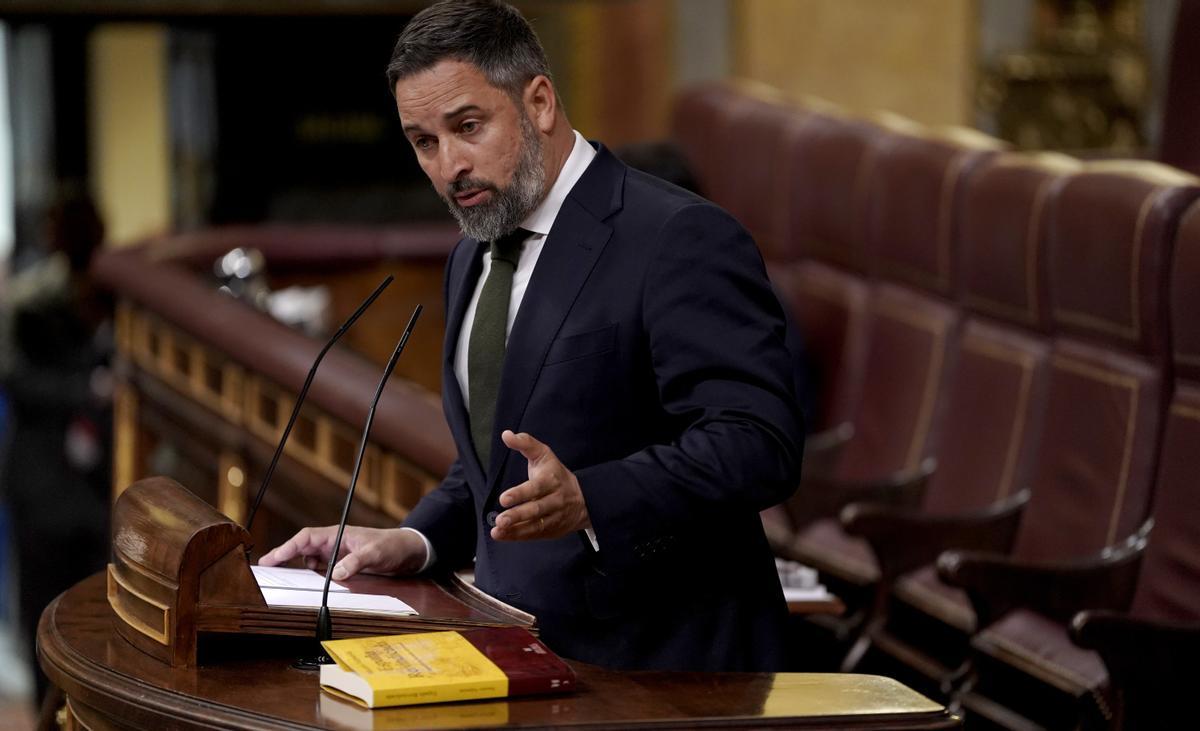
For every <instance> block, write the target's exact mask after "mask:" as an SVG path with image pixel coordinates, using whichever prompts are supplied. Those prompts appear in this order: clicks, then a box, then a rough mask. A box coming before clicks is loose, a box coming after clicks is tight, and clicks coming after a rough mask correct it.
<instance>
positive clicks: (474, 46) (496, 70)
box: [387, 0, 550, 99]
mask: <svg viewBox="0 0 1200 731" xmlns="http://www.w3.org/2000/svg"><path fill="white" fill-rule="evenodd" d="M448 59H449V60H456V61H463V62H465V63H469V64H472V65H473V66H475V67H476V68H478V69H479V71H480V72H481V73H482V74H483V76H484V78H486V79H487V80H488V83H490V84H491V85H492V86H494V87H496V88H498V89H502V90H503V91H505V92H507V93H508V95H509V96H511V97H513V98H514V99H519V98H520V96H521V93H522V91H524V88H525V85H526V84H527V83H528V82H529V80H530V79H533V78H534V77H536V76H546V77H547V78H549V77H550V64H549V63H548V62H547V61H546V52H545V51H544V50H543V49H542V44H541V42H540V41H538V37H537V34H536V33H534V32H533V28H532V27H531V26H530V25H529V23H528V21H526V20H525V18H524V17H523V16H522V15H521V13H520V11H518V10H517V9H516V8H514V7H513V6H511V5H509V4H508V3H505V2H500V0H439V2H436V3H434V4H433V5H430V6H429V7H427V8H425V9H424V10H422V11H421V12H419V13H417V15H416V16H415V17H414V18H413V19H412V20H411V21H409V23H408V25H406V26H405V27H404V30H403V31H402V32H401V33H400V38H399V39H398V40H397V41H396V47H395V48H394V49H393V50H392V60H391V61H390V62H389V63H388V67H387V80H388V88H389V89H391V91H392V94H393V95H394V94H395V93H396V82H398V81H400V80H401V79H404V78H407V77H409V76H412V75H413V74H416V73H420V72H421V71H425V70H427V69H430V68H432V67H433V66H435V65H437V64H438V63H439V62H441V61H445V60H448Z"/></svg>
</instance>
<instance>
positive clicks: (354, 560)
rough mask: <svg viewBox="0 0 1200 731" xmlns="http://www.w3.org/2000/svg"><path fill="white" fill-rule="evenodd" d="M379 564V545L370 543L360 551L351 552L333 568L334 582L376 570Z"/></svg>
mask: <svg viewBox="0 0 1200 731" xmlns="http://www.w3.org/2000/svg"><path fill="white" fill-rule="evenodd" d="M378 562H379V551H378V548H377V544H374V543H368V544H367V545H365V546H363V547H362V548H359V549H358V550H355V551H351V552H350V553H348V554H346V555H345V557H343V558H342V560H341V561H338V562H337V564H336V565H334V567H333V580H334V581H342V580H343V579H348V578H350V577H351V576H354V575H355V574H357V573H358V572H360V571H363V570H366V569H369V568H375V565H376V564H377V563H378Z"/></svg>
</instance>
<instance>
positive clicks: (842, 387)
mask: <svg viewBox="0 0 1200 731" xmlns="http://www.w3.org/2000/svg"><path fill="white" fill-rule="evenodd" d="M882 134H884V133H883V131H882V130H880V129H879V128H877V127H875V126H873V125H869V124H866V123H864V122H851V121H848V120H844V119H840V118H837V117H833V116H830V115H828V114H818V113H810V114H808V115H807V116H805V118H804V120H803V122H802V123H800V124H798V125H796V126H795V127H793V128H792V129H791V130H790V134H789V135H788V138H787V143H788V151H787V153H786V159H787V161H788V169H789V170H790V174H789V182H788V183H787V186H786V193H787V201H786V204H785V205H783V206H782V207H781V209H782V212H783V213H784V214H786V216H787V217H786V218H785V219H784V221H783V224H784V226H785V228H784V230H785V232H786V235H785V236H783V237H782V238H781V244H782V246H781V247H779V248H778V249H777V250H776V251H775V252H774V253H775V254H777V255H778V256H780V258H781V259H782V261H783V262H785V263H784V264H782V265H781V266H777V267H776V268H774V269H773V270H772V280H773V281H774V282H775V286H776V288H777V289H778V291H779V293H780V297H781V299H782V300H783V301H784V303H785V305H786V306H787V307H788V308H789V310H790V311H791V313H792V315H793V316H794V317H795V318H796V321H797V322H798V323H799V326H800V329H801V331H802V332H803V333H804V337H805V341H806V344H807V347H808V350H809V353H810V354H811V356H812V358H813V360H814V364H815V366H816V368H817V370H818V373H817V377H818V379H819V382H820V384H821V387H822V389H821V390H822V393H823V398H822V403H821V405H820V409H821V410H820V413H818V414H814V415H813V423H814V425H815V427H816V430H817V431H820V430H823V429H827V428H829V427H832V426H835V425H837V424H841V423H844V422H847V421H849V420H850V419H851V417H852V411H853V409H854V407H855V405H856V404H857V402H858V392H859V389H860V387H861V385H862V378H863V377H862V369H863V364H864V362H865V360H866V349H867V334H868V330H867V327H868V322H869V317H870V314H869V306H870V286H869V284H868V282H867V280H866V279H865V278H864V277H863V276H862V274H863V271H862V267H863V266H864V265H865V263H866V257H865V254H864V247H865V231H864V228H863V224H864V222H865V220H866V210H867V209H866V205H867V199H866V190H867V180H868V179H869V176H870V174H871V170H872V160H873V159H874V158H873V145H874V142H875V140H876V139H877V138H878V137H879V136H881V135H882ZM769 261H770V260H769Z"/></svg>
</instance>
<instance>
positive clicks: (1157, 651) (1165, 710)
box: [1071, 610, 1200, 728]
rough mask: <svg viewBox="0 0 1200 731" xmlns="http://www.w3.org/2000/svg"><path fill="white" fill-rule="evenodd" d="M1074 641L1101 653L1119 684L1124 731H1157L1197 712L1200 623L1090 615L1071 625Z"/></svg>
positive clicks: (1095, 612) (1101, 612)
mask: <svg viewBox="0 0 1200 731" xmlns="http://www.w3.org/2000/svg"><path fill="white" fill-rule="evenodd" d="M1071 639H1073V640H1074V641H1075V644H1077V645H1079V646H1081V647H1086V648H1088V649H1090V650H1095V651H1096V652H1098V653H1100V657H1101V658H1103V660H1104V665H1105V666H1106V667H1107V668H1108V674H1109V676H1110V677H1111V678H1112V683H1113V685H1114V686H1115V687H1117V688H1120V689H1121V706H1122V707H1121V708H1120V714H1121V720H1122V726H1121V727H1122V728H1151V727H1154V726H1158V725H1160V724H1161V722H1162V719H1165V718H1172V717H1174V718H1182V717H1183V716H1181V715H1178V714H1181V713H1182V714H1184V715H1190V714H1191V713H1193V711H1194V704H1193V703H1192V701H1191V694H1192V692H1193V691H1194V687H1193V685H1194V684H1193V683H1192V680H1191V679H1192V677H1193V676H1194V673H1195V662H1196V657H1197V656H1198V655H1200V622H1159V621H1152V620H1146V619H1139V618H1137V617H1132V616H1130V615H1128V614H1125V613H1124V612H1114V611H1110V610H1088V611H1085V612H1080V613H1079V614H1076V615H1075V617H1074V618H1073V619H1072V620H1071ZM1172 714H1175V715H1172Z"/></svg>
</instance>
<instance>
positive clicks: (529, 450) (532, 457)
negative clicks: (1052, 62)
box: [500, 429, 554, 466]
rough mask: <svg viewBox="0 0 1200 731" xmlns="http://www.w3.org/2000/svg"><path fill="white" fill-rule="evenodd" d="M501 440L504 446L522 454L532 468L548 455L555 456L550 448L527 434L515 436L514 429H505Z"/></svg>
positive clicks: (522, 433) (501, 434)
mask: <svg viewBox="0 0 1200 731" xmlns="http://www.w3.org/2000/svg"><path fill="white" fill-rule="evenodd" d="M500 439H501V441H503V442H504V446H506V447H508V448H509V449H514V450H516V451H518V452H520V453H521V456H522V457H524V458H525V459H526V460H528V461H529V464H530V466H533V465H534V464H536V463H538V462H539V461H541V459H542V458H543V457H545V456H546V455H551V456H553V454H554V452H552V451H551V450H550V447H547V446H546V445H545V444H542V443H541V442H539V441H538V440H537V439H534V438H533V436H532V435H530V434H526V433H525V432H521V433H520V434H514V433H513V431H512V429H505V430H504V431H503V432H501V433H500Z"/></svg>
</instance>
